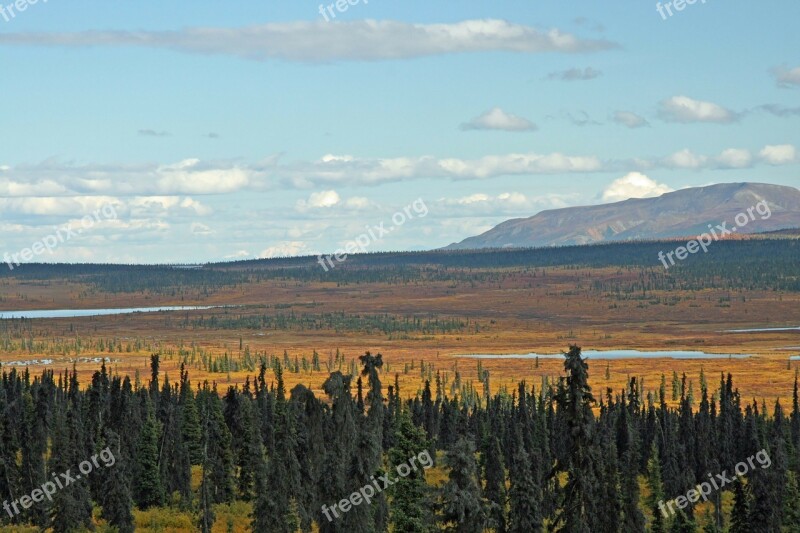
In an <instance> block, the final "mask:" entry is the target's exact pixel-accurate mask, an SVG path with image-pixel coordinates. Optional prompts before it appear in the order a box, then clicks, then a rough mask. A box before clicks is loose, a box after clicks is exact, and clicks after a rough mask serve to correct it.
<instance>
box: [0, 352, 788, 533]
mask: <svg viewBox="0 0 800 533" xmlns="http://www.w3.org/2000/svg"><path fill="white" fill-rule="evenodd" d="M360 362H361V365H362V371H361V373H360V375H358V376H352V375H344V374H342V373H341V372H334V373H332V374H331V375H330V377H329V378H328V379H327V381H326V382H325V384H324V387H323V389H324V391H325V394H326V395H327V397H326V398H316V397H315V396H314V394H313V393H312V392H311V391H310V390H309V389H307V388H306V387H304V386H302V385H298V386H296V387H295V388H294V389H292V390H291V392H290V393H289V394H288V396H287V393H286V391H285V388H284V384H283V378H282V370H281V368H280V365H279V363H276V368H274V369H273V370H275V376H276V379H277V382H276V383H267V382H266V380H265V375H266V372H267V368H266V366H265V365H264V364H263V363H262V367H261V370H260V372H259V375H258V377H256V378H255V379H254V380H253V381H252V382H251V381H250V380H248V381H247V383H246V384H245V385H244V387H237V388H234V387H231V388H229V389H228V390H227V391H218V390H217V388H216V386H215V385H214V384H209V383H207V382H206V383H203V384H202V385H198V386H197V387H193V386H192V385H191V382H190V380H189V375H188V373H187V372H185V371H182V372H181V375H180V379H179V381H178V382H175V383H170V382H169V381H168V377H166V376H164V375H163V374H161V375H160V373H159V357H158V356H155V355H154V356H153V357H152V359H151V371H152V375H151V380H150V381H149V383H147V384H140V383H134V382H131V380H130V378H129V377H127V376H126V377H124V378H123V377H120V376H111V375H109V374H108V372H107V369H106V368H105V366H103V367H102V368H101V369H100V370H99V371H98V372H96V373H95V374H94V376H93V377H92V381H91V383H90V384H88V385H87V386H85V387H83V388H82V387H81V385H80V384H79V383H78V379H77V376H76V375H75V374H74V373H66V372H65V373H64V374H63V375H55V374H53V373H52V372H50V371H46V372H44V373H43V374H42V375H41V376H37V377H32V376H30V375H29V374H28V373H27V371H26V372H25V373H18V372H17V371H16V370H15V369H12V370H11V371H10V372H4V373H3V381H2V388H0V409H2V411H3V413H4V414H5V416H4V417H3V418H2V420H1V421H0V461H2V473H1V474H2V475H0V498H2V499H3V500H4V504H3V507H4V512H3V515H2V516H3V523H4V524H11V525H9V527H7V528H5V529H4V530H8V531H28V530H30V531H36V530H39V528H51V529H52V530H53V531H56V532H67V531H85V530H96V531H119V532H123V533H124V532H130V531H134V529H135V530H136V531H159V530H160V531H258V532H287V533H288V532H296V531H304V532H305V531H322V532H371V531H387V530H388V531H396V532H400V531H402V532H423V531H425V532H427V531H457V532H481V531H498V532H502V531H508V532H519V533H522V532H526V533H527V532H531V531H545V530H554V531H566V532H590V531H592V532H596V531H602V532H614V531H620V532H622V531H624V532H631V531H654V532H659V531H676V532H684V531H686V532H689V531H709V532H710V531H731V532H752V531H758V532H776V533H777V532H781V531H800V492H799V490H798V473H800V472H799V470H800V408H799V406H798V393H797V378H795V385H794V399H793V405H791V406H790V407H791V412H790V413H789V414H788V415H786V414H784V407H783V406H781V405H780V403H779V402H776V403H775V404H774V405H770V406H769V407H767V406H766V404H765V403H764V402H763V401H761V403H759V402H757V401H756V400H752V401H750V400H748V399H743V398H740V396H739V393H738V391H737V389H736V388H735V386H734V382H733V378H732V377H731V376H730V375H728V376H727V377H725V376H722V377H720V382H719V385H718V388H717V387H716V386H714V385H709V384H708V383H707V381H706V378H705V376H702V375H701V379H700V390H699V391H697V392H695V391H693V390H692V389H691V388H689V387H687V386H686V383H687V380H686V377H685V376H684V379H683V380H682V385H681V386H680V387H679V388H680V398H679V403H678V407H677V408H672V407H669V406H668V405H667V400H668V399H667V398H666V395H667V392H666V386H665V384H664V380H662V384H661V387H660V389H659V390H656V391H644V390H641V388H640V386H639V383H638V382H637V380H636V379H635V378H632V379H631V380H630V382H629V384H628V386H627V388H626V390H619V391H612V390H607V391H605V392H604V393H603V394H602V395H601V394H598V395H597V396H593V395H592V392H591V389H590V388H589V386H588V366H587V365H586V363H585V361H584V360H583V359H582V358H581V351H580V348H578V347H576V346H573V347H571V348H570V351H569V353H567V354H565V363H564V370H565V374H564V377H561V378H559V379H558V380H557V382H555V383H549V382H547V380H545V381H544V382H543V383H542V384H541V386H538V387H532V386H529V385H526V384H525V383H522V384H520V385H519V387H518V390H517V391H515V392H514V393H513V394H508V393H506V392H505V391H502V390H501V392H499V393H498V394H496V395H494V396H493V397H490V398H489V397H486V396H485V395H473V396H471V397H469V398H450V397H448V396H447V394H446V393H445V392H444V391H443V387H442V386H441V381H440V380H439V379H438V376H437V379H436V381H435V382H434V383H433V384H431V383H430V382H426V384H425V388H424V391H423V393H422V394H421V395H420V396H417V397H415V398H414V399H413V400H406V401H403V400H402V399H401V395H400V394H399V391H398V390H397V386H396V384H395V385H390V386H388V387H386V395H385V396H384V393H383V390H384V387H383V384H382V383H381V377H382V374H381V368H382V366H383V358H382V356H381V355H377V356H373V355H371V354H370V353H369V352H367V353H366V354H365V355H363V356H361V357H360ZM160 378H161V381H160ZM487 379H488V378H487ZM714 379H716V378H714ZM395 383H396V382H395ZM687 389H689V390H687ZM101 450H103V451H104V453H103V454H101V455H99V457H101V458H102V459H104V460H105V462H103V463H98V461H97V459H93V460H94V469H93V470H94V471H92V472H91V473H90V474H89V475H83V476H82V475H78V472H79V471H80V473H82V474H83V473H86V472H85V471H84V468H85V467H86V464H89V468H88V470H92V468H91V464H90V463H89V461H90V458H92V457H93V456H94V457H95V458H96V457H98V454H99V453H100V452H101ZM112 454H113V455H112ZM111 457H113V461H111V460H110V458H111ZM418 457H419V458H422V457H427V458H429V459H432V458H436V465H435V466H433V468H430V469H428V467H430V466H432V463H433V461H431V464H422V465H421V466H423V467H422V468H418V466H417V465H415V466H414V468H413V469H412V468H409V467H408V464H409V460H411V459H412V458H418ZM754 458H757V461H754ZM748 460H749V462H748ZM420 461H421V459H420ZM412 464H413V462H412ZM743 464H744V466H745V467H746V468H743V467H742V465H743ZM79 465H80V466H79ZM70 472H71V474H70ZM63 473H67V474H68V476H64V475H63ZM737 474H741V476H740V477H737ZM68 477H70V478H73V479H70V480H67V479H68ZM62 480H65V481H64V484H63V486H62V483H61V481H62ZM718 480H719V481H718ZM56 481H57V482H58V488H56V485H54V484H53V483H55V482H56ZM712 482H713V485H712ZM48 483H49V485H48ZM704 483H705V485H703V484H704ZM712 486H713V487H714V488H711V487H712ZM40 487H42V488H44V492H45V493H46V494H45V496H43V492H42V490H38V489H39V488H40ZM367 487H374V489H373V488H370V489H369V490H367V489H366V488H367ZM48 488H50V489H52V490H48ZM384 489H385V490H384ZM27 495H30V497H28V496H27ZM364 495H369V497H368V498H364V497H363V496H364ZM698 500H699V501H698ZM706 500H707V501H706ZM694 502H697V503H694Z"/></svg>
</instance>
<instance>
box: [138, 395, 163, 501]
mask: <svg viewBox="0 0 800 533" xmlns="http://www.w3.org/2000/svg"><path fill="white" fill-rule="evenodd" d="M158 426H159V424H158V422H157V421H156V419H155V417H154V416H153V412H152V409H151V408H150V403H149V401H148V402H147V418H146V419H145V422H144V425H143V426H142V430H141V431H140V432H139V440H138V443H137V445H136V460H135V463H134V466H133V472H134V474H133V479H134V483H133V499H134V501H135V502H136V505H137V506H138V507H139V508H140V509H147V508H149V507H158V506H161V505H163V504H164V487H163V486H162V484H161V473H160V470H159V465H158V455H159V454H158V441H159V427H158Z"/></svg>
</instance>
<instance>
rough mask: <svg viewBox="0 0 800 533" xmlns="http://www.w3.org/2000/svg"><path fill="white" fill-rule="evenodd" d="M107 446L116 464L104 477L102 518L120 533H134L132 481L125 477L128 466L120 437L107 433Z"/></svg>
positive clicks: (110, 432) (109, 468)
mask: <svg viewBox="0 0 800 533" xmlns="http://www.w3.org/2000/svg"><path fill="white" fill-rule="evenodd" d="M105 437H106V439H105V440H106V445H107V447H108V449H109V450H111V453H112V454H113V455H114V459H115V460H114V464H113V465H112V466H110V467H108V471H107V472H105V473H104V477H103V484H102V487H103V498H102V502H101V503H102V516H103V518H105V519H106V520H107V521H108V523H109V524H110V525H112V526H114V527H116V528H117V531H118V532H119V533H133V531H134V522H133V514H132V513H131V507H132V506H133V499H132V498H131V490H130V480H129V479H128V478H127V477H126V476H125V471H126V468H125V467H126V465H125V463H124V458H123V456H122V450H121V449H120V444H119V436H118V435H117V434H116V433H114V432H113V431H111V430H108V431H106V435H105Z"/></svg>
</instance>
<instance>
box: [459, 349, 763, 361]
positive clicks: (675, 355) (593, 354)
mask: <svg viewBox="0 0 800 533" xmlns="http://www.w3.org/2000/svg"><path fill="white" fill-rule="evenodd" d="M582 353H583V356H584V357H585V358H587V359H659V358H660V359H747V358H748V357H750V355H748V354H727V353H706V352H700V351H680V350H677V351H676V350H672V351H639V350H605V351H600V350H584V351H583V352H582ZM454 357H467V358H471V359H536V358H537V357H538V358H539V359H563V358H564V356H563V355H561V354H538V353H526V354H465V355H456V356H454Z"/></svg>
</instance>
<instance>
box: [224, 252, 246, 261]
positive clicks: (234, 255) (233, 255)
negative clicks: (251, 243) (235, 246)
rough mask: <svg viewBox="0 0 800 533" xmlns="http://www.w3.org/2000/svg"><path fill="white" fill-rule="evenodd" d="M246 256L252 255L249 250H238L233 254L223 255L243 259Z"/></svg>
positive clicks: (228, 257)
mask: <svg viewBox="0 0 800 533" xmlns="http://www.w3.org/2000/svg"><path fill="white" fill-rule="evenodd" d="M245 257H250V252H248V251H247V250H237V251H235V252H233V253H232V254H228V255H226V256H223V259H243V258H245Z"/></svg>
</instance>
